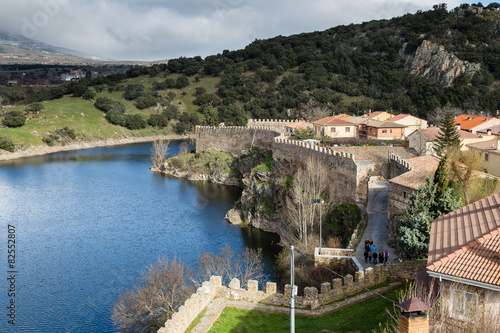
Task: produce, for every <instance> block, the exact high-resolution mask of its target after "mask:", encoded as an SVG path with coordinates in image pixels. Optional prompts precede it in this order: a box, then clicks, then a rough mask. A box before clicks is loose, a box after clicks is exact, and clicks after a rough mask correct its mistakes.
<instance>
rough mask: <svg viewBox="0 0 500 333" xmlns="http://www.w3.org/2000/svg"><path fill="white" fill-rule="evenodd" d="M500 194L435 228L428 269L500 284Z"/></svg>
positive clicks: (453, 214) (437, 222)
mask: <svg viewBox="0 0 500 333" xmlns="http://www.w3.org/2000/svg"><path fill="white" fill-rule="evenodd" d="M499 233H500V192H498V193H496V194H493V195H491V196H489V197H487V198H484V199H482V200H479V201H477V202H474V203H472V204H470V205H467V206H465V207H462V208H460V209H458V210H456V211H453V212H451V213H449V214H447V215H444V216H441V217H439V218H437V219H435V220H434V221H432V225H431V235H430V242H429V256H428V259H427V265H428V266H427V269H429V270H430V271H433V272H438V273H442V274H447V275H452V276H456V277H461V278H465V279H470V280H475V281H479V282H484V283H490V284H495V285H500V257H499V255H500V236H499Z"/></svg>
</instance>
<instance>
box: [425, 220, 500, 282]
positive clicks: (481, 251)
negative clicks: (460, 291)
mask: <svg viewBox="0 0 500 333" xmlns="http://www.w3.org/2000/svg"><path fill="white" fill-rule="evenodd" d="M427 268H428V269H429V270H431V271H433V272H436V273H441V274H446V275H451V276H456V277H460V278H462V279H468V280H473V281H478V282H483V283H488V284H492V285H497V286H500V228H498V229H496V230H494V231H492V232H491V233H489V234H487V235H485V236H483V237H481V238H479V239H478V240H476V241H473V242H472V243H470V244H467V245H466V246H464V247H462V248H460V249H459V250H457V251H455V252H454V253H452V254H450V255H448V256H447V257H444V258H442V259H441V260H439V261H437V262H435V263H434V264H432V265H430V266H428V267H427Z"/></svg>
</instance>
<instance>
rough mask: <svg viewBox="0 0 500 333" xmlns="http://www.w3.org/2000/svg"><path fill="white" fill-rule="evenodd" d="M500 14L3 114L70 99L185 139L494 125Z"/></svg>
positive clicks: (429, 21) (216, 64)
mask: <svg viewBox="0 0 500 333" xmlns="http://www.w3.org/2000/svg"><path fill="white" fill-rule="evenodd" d="M499 8H500V5H499V4H497V3H491V4H490V5H488V7H486V8H485V7H483V6H482V5H480V4H479V5H473V6H469V5H466V4H464V5H462V6H461V7H459V8H455V9H453V10H450V11H448V9H447V8H446V5H436V6H434V8H433V9H431V10H429V11H423V12H417V13H415V14H407V15H404V16H402V17H397V18H393V19H390V20H378V21H371V22H365V23H362V24H351V25H348V26H338V27H335V28H331V29H329V30H326V31H322V32H313V33H303V34H299V35H293V36H289V37H283V36H278V37H275V38H271V39H267V40H255V41H254V42H253V43H251V44H250V45H248V46H247V47H245V48H244V49H242V50H236V51H228V50H224V51H223V52H222V53H221V54H217V55H213V56H208V57H206V58H205V59H202V58H201V57H193V58H179V59H172V60H170V61H169V62H168V64H159V65H158V64H157V65H153V66H149V67H137V68H133V69H130V70H129V71H128V72H127V73H126V74H116V75H113V76H109V77H97V78H93V79H91V78H88V79H83V80H80V81H78V82H74V83H72V84H70V85H65V86H59V87H54V88H47V89H42V90H38V91H36V90H31V91H19V90H17V91H11V92H4V93H3V104H4V105H6V104H13V103H18V104H19V103H25V104H30V103H33V102H41V101H47V100H52V99H59V98H62V97H63V96H65V98H68V96H72V97H75V98H84V99H88V100H91V101H92V102H93V104H94V107H96V108H97V109H100V110H101V111H103V112H105V113H106V119H107V120H108V122H110V123H111V124H114V125H118V126H126V127H128V128H129V129H134V128H135V127H139V128H143V127H144V126H153V127H163V126H166V124H168V123H169V121H170V120H172V119H178V120H179V123H177V124H176V125H175V130H176V131H178V132H182V131H184V130H187V129H189V128H190V126H192V125H195V124H207V125H217V124H219V123H220V122H225V123H226V125H244V124H246V119H247V118H303V117H305V118H309V119H310V118H315V117H316V118H317V117H318V116H324V115H328V114H331V113H332V112H334V113H339V112H346V113H350V114H354V115H356V114H358V113H360V112H365V111H366V110H367V109H368V108H369V107H371V108H373V109H376V110H392V111H393V112H394V113H398V112H401V113H403V112H404V113H411V114H414V115H417V116H420V117H423V118H427V116H428V115H429V114H430V113H432V112H433V111H434V110H435V109H436V108H443V107H458V108H461V109H463V110H464V111H467V112H469V111H485V112H487V113H493V112H495V110H497V109H500V85H499V81H500V39H499V38H500V10H499ZM424 41H425V42H424ZM426 52H427V54H426ZM417 54H418V56H420V57H422V55H423V58H418V57H417ZM427 58H428V59H432V60H429V63H425V61H424V60H421V59H427ZM462 63H463V65H461V64H462ZM411 73H417V74H411ZM422 73H423V74H422ZM425 73H427V74H425ZM433 73H434V74H433ZM443 73H444V74H443ZM445 76H446V77H447V81H445V80H443V79H441V78H442V77H445ZM142 83H145V84H142ZM140 110H142V111H140ZM144 110H146V111H144ZM136 113H140V114H142V115H143V118H144V116H149V117H150V121H149V125H148V124H147V123H145V120H146V118H144V119H139V118H137V117H136V118H135V119H134V120H132V118H131V114H136ZM151 117H152V118H153V119H151ZM127 122H128V123H127ZM174 123H175V121H174Z"/></svg>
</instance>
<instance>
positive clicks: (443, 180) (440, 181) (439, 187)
mask: <svg viewBox="0 0 500 333" xmlns="http://www.w3.org/2000/svg"><path fill="white" fill-rule="evenodd" d="M434 184H436V199H437V200H439V199H441V198H442V197H443V194H444V192H446V190H447V189H448V187H449V183H448V155H444V157H443V158H442V159H441V161H439V165H438V167H437V169H436V173H434Z"/></svg>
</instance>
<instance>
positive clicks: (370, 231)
mask: <svg viewBox="0 0 500 333" xmlns="http://www.w3.org/2000/svg"><path fill="white" fill-rule="evenodd" d="M388 189H389V182H388V181H387V180H378V181H376V182H373V183H370V184H369V187H368V206H367V212H368V225H367V226H366V229H365V232H364V233H363V238H362V239H361V242H360V243H359V245H358V247H357V248H356V251H355V254H354V255H355V257H356V258H357V259H358V261H359V262H360V263H361V265H362V266H363V268H365V269H366V268H368V267H374V265H373V263H372V264H370V263H368V264H366V263H365V258H364V251H365V250H364V247H365V240H366V239H370V238H371V239H373V245H375V246H376V247H377V253H380V251H385V249H387V250H388V251H389V260H390V261H394V259H396V258H397V256H396V253H395V250H394V249H393V248H391V247H389V245H388V244H387V239H388V236H387V235H388V234H387V204H388Z"/></svg>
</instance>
